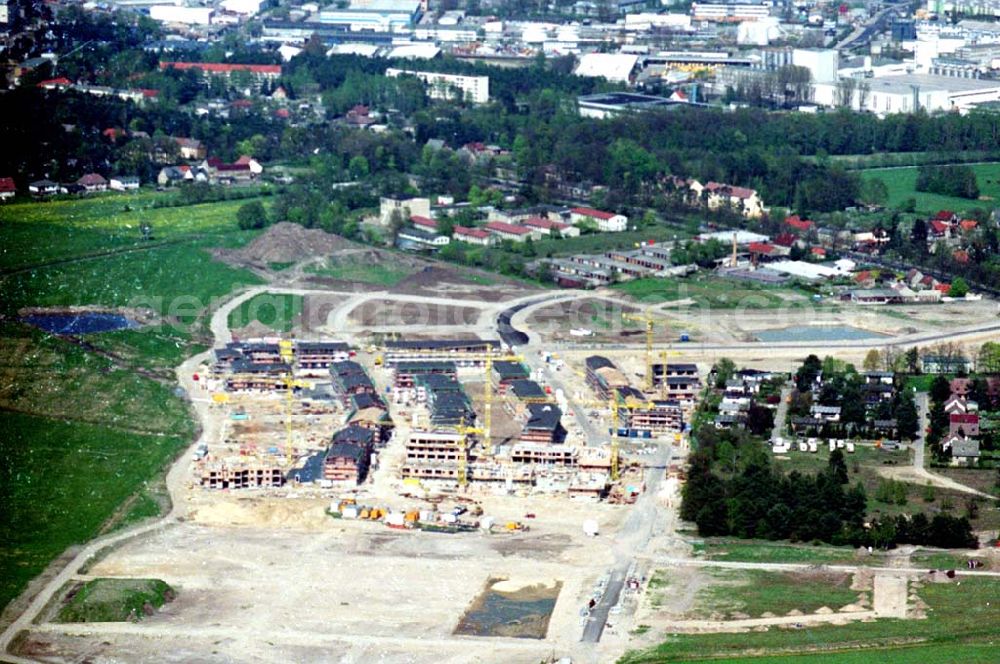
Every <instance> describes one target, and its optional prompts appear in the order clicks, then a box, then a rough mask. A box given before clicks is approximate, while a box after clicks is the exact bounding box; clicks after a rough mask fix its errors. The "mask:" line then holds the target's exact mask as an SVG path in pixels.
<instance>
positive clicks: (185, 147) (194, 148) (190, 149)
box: [172, 136, 208, 161]
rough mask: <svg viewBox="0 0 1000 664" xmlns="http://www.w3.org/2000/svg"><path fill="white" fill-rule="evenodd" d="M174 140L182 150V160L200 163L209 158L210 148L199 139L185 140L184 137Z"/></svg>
mask: <svg viewBox="0 0 1000 664" xmlns="http://www.w3.org/2000/svg"><path fill="white" fill-rule="evenodd" d="M172 138H173V139H174V142H175V143H177V147H178V148H179V149H180V154H181V159H188V160H190V161H200V160H202V159H205V158H206V157H207V156H208V148H206V147H205V144H204V143H202V142H201V141H199V140H198V139H197V138H185V137H183V136H173V137H172Z"/></svg>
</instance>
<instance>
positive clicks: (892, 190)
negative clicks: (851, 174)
mask: <svg viewBox="0 0 1000 664" xmlns="http://www.w3.org/2000/svg"><path fill="white" fill-rule="evenodd" d="M970 168H972V170H974V171H975V172H976V179H977V181H978V182H979V192H980V193H979V195H980V199H981V200H978V201H974V200H969V199H966V198H954V197H951V196H940V195H938V194H930V193H926V192H920V191H917V190H916V189H915V187H916V183H917V167H916V166H909V167H904V168H888V169H868V170H862V171H858V172H859V173H860V174H861V177H862V178H864V179H866V180H868V179H880V180H882V181H883V182H885V185H886V188H887V189H888V190H889V200H888V202H887V204H888V206H889V207H896V206H898V205H899V204H900V203H903V202H905V201H906V200H907V199H910V198H912V199H914V200H916V202H917V212H923V213H926V214H932V213H934V212H937V211H938V210H952V211H953V212H965V211H968V210H971V209H972V208H976V207H980V208H982V207H985V208H992V207H993V206H994V205H995V204H996V202H997V200H1000V163H996V164H975V165H973V166H971V167H970Z"/></svg>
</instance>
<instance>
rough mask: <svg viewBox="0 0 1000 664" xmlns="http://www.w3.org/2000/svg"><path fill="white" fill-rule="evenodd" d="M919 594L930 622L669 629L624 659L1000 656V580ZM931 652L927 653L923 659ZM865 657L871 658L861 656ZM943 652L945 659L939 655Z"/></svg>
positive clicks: (906, 663)
mask: <svg viewBox="0 0 1000 664" xmlns="http://www.w3.org/2000/svg"><path fill="white" fill-rule="evenodd" d="M917 594H918V595H919V596H920V598H921V599H923V601H925V602H926V603H927V604H928V606H929V607H930V609H929V611H928V616H929V617H928V619H927V620H922V621H919V622H917V621H911V620H893V619H884V620H878V621H875V622H867V623H866V622H856V623H850V624H848V625H842V626H836V625H817V626H813V627H809V628H808V629H771V630H769V631H766V632H746V633H737V634H680V635H664V641H663V642H662V643H661V644H660V645H658V646H654V647H653V648H650V649H648V650H644V651H633V652H629V653H626V654H625V656H623V657H622V658H621V659H620V660H619V662H621V664H654V663H657V662H682V661H693V660H699V661H701V660H708V659H711V658H740V659H727V661H740V662H754V663H760V662H776V661H778V659H779V658H778V655H782V657H781V658H780V661H781V662H797V661H799V660H800V659H802V658H804V657H805V656H807V655H809V658H808V659H807V660H806V661H815V662H817V663H819V662H823V663H826V662H845V663H851V664H853V663H855V662H857V663H858V664H861V662H865V663H866V664H867V662H899V664H910V663H913V664H916V663H917V662H921V663H922V662H987V661H991V662H995V661H996V645H995V641H996V640H997V639H998V638H1000V602H998V601H997V597H1000V579H992V578H975V579H973V578H966V579H963V580H962V582H961V585H959V584H957V583H954V584H928V585H926V586H924V587H922V588H920V589H918V590H917ZM922 655H927V657H928V658H927V659H920V657H921V656H922ZM861 657H864V659H861ZM935 657H942V659H936V658H935ZM991 658H992V659H991Z"/></svg>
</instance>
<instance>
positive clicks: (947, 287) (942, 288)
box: [934, 284, 951, 295]
mask: <svg viewBox="0 0 1000 664" xmlns="http://www.w3.org/2000/svg"><path fill="white" fill-rule="evenodd" d="M934 290H936V291H940V292H941V294H942V295H947V294H948V291H950V290H951V284H934Z"/></svg>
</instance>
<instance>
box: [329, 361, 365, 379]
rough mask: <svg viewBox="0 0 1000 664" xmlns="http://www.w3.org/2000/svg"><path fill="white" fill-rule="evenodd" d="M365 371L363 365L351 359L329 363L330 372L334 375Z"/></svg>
mask: <svg viewBox="0 0 1000 664" xmlns="http://www.w3.org/2000/svg"><path fill="white" fill-rule="evenodd" d="M363 373H365V370H364V367H362V366H361V365H360V364H358V363H357V362H354V361H353V360H343V361H341V362H332V363H331V364H330V374H331V375H334V376H348V375H352V374H363Z"/></svg>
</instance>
